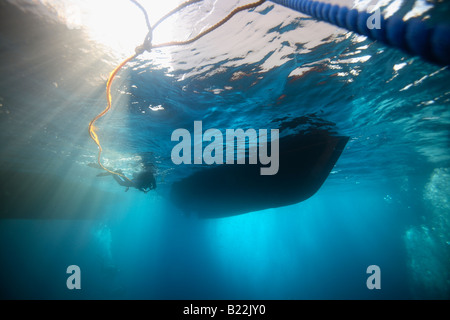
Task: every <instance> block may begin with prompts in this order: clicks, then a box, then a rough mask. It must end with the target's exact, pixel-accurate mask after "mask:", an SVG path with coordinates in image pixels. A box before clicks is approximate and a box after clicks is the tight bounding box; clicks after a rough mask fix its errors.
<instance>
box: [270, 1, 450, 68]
mask: <svg viewBox="0 0 450 320" xmlns="http://www.w3.org/2000/svg"><path fill="white" fill-rule="evenodd" d="M271 1H272V2H275V3H277V4H280V5H282V6H285V7H288V8H290V9H293V10H295V11H298V12H301V13H304V14H307V15H309V16H312V17H313V18H315V19H317V20H321V21H325V22H329V23H331V24H334V25H336V26H338V27H341V28H344V29H347V30H349V31H353V32H356V33H358V34H361V35H364V36H367V37H368V38H370V39H372V40H378V41H380V42H382V43H384V44H386V45H388V46H391V47H395V48H398V49H401V50H403V51H405V52H407V53H409V54H411V55H417V56H420V57H422V58H423V59H425V60H427V61H429V62H432V63H435V64H438V65H443V66H447V65H450V25H445V24H441V25H437V26H435V27H428V26H427V25H426V24H425V23H424V22H423V21H421V20H420V19H419V18H413V19H409V20H408V21H403V20H402V18H401V17H398V16H396V15H394V16H391V17H389V18H387V19H384V18H383V17H382V16H381V15H380V28H379V29H376V28H372V29H369V28H368V27H367V20H368V18H369V17H370V16H371V14H370V13H368V12H359V11H358V10H356V9H348V8H346V7H340V6H338V5H331V4H329V3H322V2H319V1H311V0H271Z"/></svg>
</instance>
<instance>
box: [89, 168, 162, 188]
mask: <svg viewBox="0 0 450 320" xmlns="http://www.w3.org/2000/svg"><path fill="white" fill-rule="evenodd" d="M88 166H89V167H92V168H96V169H101V170H103V168H102V167H101V166H100V165H98V164H96V163H89V164H88ZM108 170H111V171H109V172H102V173H99V174H97V177H106V176H110V175H112V176H113V178H114V180H116V182H117V183H118V184H119V185H121V186H122V187H126V189H125V192H127V191H128V190H129V189H130V188H136V189H138V190H139V191H142V192H144V193H147V192H149V191H150V190H153V189H156V179H155V175H154V172H155V170H154V167H153V165H149V166H148V165H147V166H146V165H144V168H143V170H141V171H139V172H138V173H135V174H133V179H128V178H126V177H125V176H124V175H123V171H122V170H116V173H119V174H120V175H118V174H114V173H112V169H108Z"/></svg>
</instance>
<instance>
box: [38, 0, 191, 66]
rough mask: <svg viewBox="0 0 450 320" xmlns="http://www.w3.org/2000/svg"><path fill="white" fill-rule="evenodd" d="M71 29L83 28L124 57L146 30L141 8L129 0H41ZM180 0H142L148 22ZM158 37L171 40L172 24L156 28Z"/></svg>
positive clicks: (121, 57) (112, 51) (152, 21)
mask: <svg viewBox="0 0 450 320" xmlns="http://www.w3.org/2000/svg"><path fill="white" fill-rule="evenodd" d="M42 2H43V3H44V4H45V5H46V6H48V7H51V8H52V9H53V10H55V11H56V12H57V14H58V17H59V18H60V19H61V20H63V21H64V22H65V23H66V24H67V26H68V27H69V28H71V29H84V30H85V31H86V32H87V33H88V35H89V37H90V38H91V40H93V41H95V42H97V43H100V44H102V45H104V46H107V47H108V48H109V49H111V53H112V54H113V55H114V56H116V57H117V58H118V59H123V58H124V57H127V56H129V55H130V54H132V53H133V52H134V49H135V48H136V47H137V46H138V45H140V44H142V42H143V41H144V39H145V36H146V35H147V32H148V29H147V25H146V22H145V17H144V14H143V13H142V11H141V10H140V9H139V8H138V7H137V6H136V5H135V4H134V3H133V2H132V1H130V0H78V1H76V2H74V1H70V0H62V1H61V0H44V1H42ZM181 2H183V1H182V0H164V1H160V0H141V1H139V3H140V4H141V5H142V7H144V8H145V9H146V10H147V14H148V16H149V19H150V24H152V25H153V24H154V23H155V22H156V21H157V20H158V19H159V18H160V17H162V16H163V15H164V14H166V13H167V12H169V11H170V10H172V9H173V8H175V7H176V6H177V5H178V4H180V3H181ZM157 33H158V38H166V39H167V41H170V40H171V39H172V38H173V37H174V36H175V35H174V34H173V28H172V27H171V25H168V24H166V25H164V27H163V28H158V30H157Z"/></svg>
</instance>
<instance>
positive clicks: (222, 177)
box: [170, 131, 349, 218]
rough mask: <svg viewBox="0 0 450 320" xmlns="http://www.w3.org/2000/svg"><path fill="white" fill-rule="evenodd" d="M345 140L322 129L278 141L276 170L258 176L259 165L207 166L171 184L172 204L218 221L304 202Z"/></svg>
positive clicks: (322, 177) (328, 168)
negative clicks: (277, 166)
mask: <svg viewBox="0 0 450 320" xmlns="http://www.w3.org/2000/svg"><path fill="white" fill-rule="evenodd" d="M348 139H349V138H348V137H345V136H332V135H331V134H329V133H328V132H326V131H315V132H312V133H307V134H305V133H298V134H295V135H290V136H286V137H283V138H280V140H279V148H280V149H279V171H278V173H277V174H276V175H260V165H255V164H248V161H247V162H246V164H233V165H227V164H223V165H218V166H214V167H207V168H205V169H202V170H200V171H197V172H195V173H193V174H191V175H190V176H188V177H186V178H184V179H181V180H179V181H176V182H174V183H173V185H172V189H171V195H170V196H171V200H172V201H173V202H174V203H175V204H176V205H177V206H178V207H180V208H181V209H182V210H183V211H184V212H186V213H187V214H195V215H197V216H198V217H200V218H221V217H228V216H235V215H239V214H243V213H248V212H252V211H258V210H264V209H269V208H277V207H282V206H287V205H291V204H295V203H298V202H301V201H304V200H306V199H308V198H309V197H311V196H312V195H314V194H315V193H316V192H317V191H318V190H319V188H320V187H321V186H322V184H323V183H324V181H325V180H326V178H327V177H328V175H329V173H330V172H331V170H332V169H333V167H334V165H335V163H336V161H337V160H338V159H339V157H340V155H341V153H342V151H343V150H344V148H345V145H346V144H347V142H348Z"/></svg>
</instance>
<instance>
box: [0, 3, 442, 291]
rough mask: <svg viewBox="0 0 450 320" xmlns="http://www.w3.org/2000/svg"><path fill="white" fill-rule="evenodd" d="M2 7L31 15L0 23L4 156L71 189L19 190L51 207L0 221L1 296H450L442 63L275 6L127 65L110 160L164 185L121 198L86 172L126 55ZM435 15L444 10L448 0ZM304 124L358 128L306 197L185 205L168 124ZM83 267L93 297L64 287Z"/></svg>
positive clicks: (7, 167) (12, 165) (45, 19)
mask: <svg viewBox="0 0 450 320" xmlns="http://www.w3.org/2000/svg"><path fill="white" fill-rule="evenodd" d="M0 3H1V6H2V7H1V8H2V10H1V11H3V12H10V14H11V15H13V14H14V15H17V17H19V18H18V19H10V20H8V19H5V17H3V19H2V21H3V22H2V25H1V29H0V31H1V37H0V46H1V50H0V61H1V64H0V72H1V75H2V77H1V80H0V123H1V127H0V128H1V129H0V139H1V141H2V143H1V145H0V165H1V168H2V170H3V171H8V172H20V173H24V174H28V175H30V176H36V180H37V181H36V184H35V186H34V185H33V186H34V187H33V188H32V190H36V194H38V195H39V194H40V193H39V192H42V191H44V192H45V190H39V189H40V186H41V188H42V184H41V185H40V181H39V179H40V178H39V177H41V178H42V176H51V177H53V178H55V179H56V181H58V183H60V187H59V188H58V189H57V191H56V192H55V193H54V194H53V195H52V197H51V200H49V201H47V200H46V202H45V203H41V206H38V207H37V206H36V200H35V198H36V197H37V196H36V195H35V194H34V193H33V192H29V191H28V192H26V193H25V192H24V194H23V197H22V199H21V200H22V201H23V203H24V204H21V205H22V206H23V205H24V206H25V209H21V210H23V211H25V212H28V213H30V214H34V213H36V216H37V218H36V219H14V218H11V217H9V218H8V219H1V220H0V243H1V245H0V296H1V298H2V299H430V298H438V299H448V298H449V297H450V246H449V244H450V232H449V230H450V229H449V228H450V225H449V224H450V222H449V221H450V220H449V214H450V207H449V203H450V200H449V196H450V195H449V192H450V191H449V190H450V188H449V183H450V169H449V168H450V152H449V150H450V149H449V143H450V141H449V136H450V135H449V129H450V125H449V124H450V111H449V105H450V103H449V99H450V91H449V90H450V73H449V71H448V69H447V68H442V67H439V66H435V65H431V64H429V63H427V62H424V61H422V60H420V59H419V58H414V57H410V56H407V55H405V54H404V53H402V52H399V51H397V50H395V49H390V48H387V47H385V46H383V45H381V44H379V43H374V42H371V41H369V40H367V39H365V38H361V37H358V36H357V35H354V34H348V33H345V31H343V30H340V29H337V28H334V27H329V26H327V25H325V24H321V23H315V22H314V21H312V20H310V19H309V18H307V17H304V16H300V15H299V14H297V13H295V12H293V11H290V10H288V9H285V8H282V7H280V6H276V5H273V4H271V3H270V2H268V3H266V4H264V5H263V6H262V7H260V8H258V9H255V10H253V11H252V12H251V13H247V14H245V13H243V14H241V15H239V16H237V17H235V18H233V20H231V21H230V22H229V23H228V24H226V25H225V26H223V27H221V28H220V29H218V30H216V31H214V33H212V34H211V35H210V36H207V37H205V38H203V39H201V40H199V41H197V42H195V43H193V44H191V45H188V46H186V47H176V48H171V49H161V50H155V51H152V52H151V53H145V54H144V55H142V56H140V57H139V58H138V59H136V60H134V61H133V62H132V63H130V64H129V65H127V66H126V67H125V68H124V70H122V71H121V72H120V73H119V75H118V78H117V79H116V82H115V83H114V85H113V90H112V95H113V104H114V106H113V110H112V111H111V112H110V113H108V114H107V115H106V116H105V117H104V118H102V119H101V120H99V121H98V124H97V126H98V128H99V129H98V130H99V136H100V139H101V142H102V145H103V146H104V149H105V152H104V155H103V161H104V162H105V164H107V165H109V166H111V167H114V168H120V169H122V170H123V171H124V172H125V173H126V174H130V175H131V174H132V173H133V172H135V171H138V170H139V168H140V166H141V165H142V163H143V162H151V163H154V164H155V167H156V170H157V171H156V178H157V183H158V188H157V191H152V192H150V193H148V194H144V193H142V192H139V191H137V190H135V189H130V190H129V191H128V192H126V193H125V192H124V188H123V187H121V186H119V185H117V184H116V183H115V182H114V180H113V179H112V178H111V177H97V176H96V175H97V174H98V173H99V171H98V170H96V169H94V168H92V167H89V166H88V164H90V163H95V161H96V156H97V147H96V145H95V144H94V143H93V142H92V140H90V138H89V135H88V130H87V125H88V123H89V121H90V120H91V119H92V118H93V117H94V116H95V115H96V114H98V113H99V112H101V110H102V109H103V108H104V106H105V104H106V101H105V83H106V77H107V75H108V73H109V72H110V71H111V70H112V69H113V68H114V67H115V66H116V65H117V64H118V62H119V61H120V58H124V57H126V55H125V56H124V57H122V56H120V54H119V56H120V57H117V55H115V53H114V52H112V51H108V49H107V48H106V47H103V46H102V45H100V44H97V43H96V42H94V41H93V40H89V38H88V37H87V35H86V33H85V30H83V29H68V28H67V27H66V25H65V24H64V23H62V22H60V21H59V22H55V21H54V20H52V18H50V17H51V15H50V14H45V15H44V14H42V13H39V12H40V10H43V9H42V8H41V7H39V5H36V6H35V7H33V6H31V5H30V4H28V5H26V3H27V1H21V2H19V5H18V6H19V7H20V6H21V8H25V9H26V11H25V13H20V12H19V11H18V10H17V6H12V5H11V4H9V3H8V2H5V1H2V2H0ZM417 3H420V2H419V1H417ZM410 9H411V8H410V5H408V4H405V5H404V6H401V7H400V9H399V10H400V12H402V10H403V11H404V13H405V14H406V13H407V12H409V10H410ZM7 10H8V11H7ZM199 12H200V11H199ZM199 14H200V13H199ZM427 14H428V15H430V17H431V18H430V23H433V22H435V21H440V20H441V19H442V17H445V15H446V14H448V8H447V7H446V5H445V4H441V5H440V7H439V6H437V7H433V8H431V9H430V10H429V11H427V12H426V13H423V16H425V15H427ZM192 19H194V18H192ZM12 20H14V21H15V22H13V21H12ZM192 21H194V20H192ZM192 21H189V20H187V21H181V22H180V23H184V24H185V25H186V26H189V25H190V24H189V23H190V22H192ZM195 21H196V20H195ZM130 52H131V53H132V52H133V49H130ZM157 106H161V107H162V108H163V109H162V110H156V109H161V108H156V107H157ZM150 107H151V108H154V109H155V111H153V110H152V109H151V108H150ZM301 117H308V118H309V119H314V121H316V123H317V122H319V123H321V122H323V123H325V124H326V125H328V126H330V127H332V129H333V131H334V132H336V133H337V134H340V135H346V136H349V137H350V140H349V143H348V144H347V147H346V149H345V150H344V152H343V154H342V156H341V157H340V159H339V160H338V162H337V164H336V166H335V167H334V169H333V170H332V172H331V174H330V176H329V177H328V179H327V181H326V182H325V183H324V185H323V186H322V188H321V189H320V190H319V191H318V192H317V193H316V194H315V195H314V196H313V197H311V198H310V199H308V200H306V201H304V202H302V203H298V204H295V205H291V206H287V207H282V208H278V209H268V210H264V211H259V212H252V213H248V214H244V215H240V216H235V217H229V218H223V219H211V220H201V219H196V218H195V217H186V216H184V215H183V212H182V210H180V208H176V207H175V206H174V205H173V204H172V203H171V202H170V200H169V199H168V197H167V193H168V189H169V188H170V185H171V183H172V182H173V181H176V180H178V179H180V178H182V177H184V176H186V175H188V174H189V173H190V172H192V170H193V169H192V168H190V167H186V166H185V167H177V166H175V165H174V164H173V163H172V162H171V159H170V152H171V149H172V147H173V146H174V143H173V142H172V141H170V135H171V133H172V131H173V130H175V129H177V128H187V129H188V130H192V128H193V122H194V121H195V120H202V121H203V125H204V127H205V128H206V127H208V128H219V129H221V130H225V129H227V128H277V127H278V126H280V124H281V123H288V122H289V121H294V122H295V121H296V120H298V119H299V118H301ZM308 125H311V123H309V124H305V126H308ZM27 183H28V182H27ZM218 183H220V182H218ZM2 188H3V189H2V199H7V197H8V186H6V187H5V186H2ZM27 190H29V189H27ZM31 199H34V200H33V201H32V200H31ZM38 199H39V197H38ZM46 199H47V198H46ZM37 202H39V200H38V201H37ZM27 203H29V205H28V207H27ZM18 206H19V204H18V203H17V204H9V206H8V208H9V209H11V210H12V212H14V208H16V207H18ZM23 211H21V212H23ZM4 214H5V213H3V212H2V217H4ZM49 215H52V216H54V217H56V218H54V219H46V218H42V217H44V216H45V217H47V216H49ZM69 265H78V266H79V267H80V270H81V289H80V290H69V289H68V288H67V286H66V280H67V278H68V277H69V274H67V273H66V269H67V267H68V266H69ZM370 265H377V266H379V267H380V270H381V277H380V279H381V289H379V290H377V289H374V290H369V289H368V288H367V286H366V280H367V278H368V277H369V274H367V273H366V269H367V267H368V266H370Z"/></svg>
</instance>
